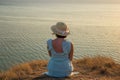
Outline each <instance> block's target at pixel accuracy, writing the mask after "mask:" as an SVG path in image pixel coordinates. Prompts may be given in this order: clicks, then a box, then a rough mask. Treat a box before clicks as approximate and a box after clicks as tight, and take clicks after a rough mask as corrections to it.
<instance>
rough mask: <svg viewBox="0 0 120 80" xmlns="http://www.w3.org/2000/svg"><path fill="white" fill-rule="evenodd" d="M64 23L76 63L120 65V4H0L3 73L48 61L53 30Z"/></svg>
mask: <svg viewBox="0 0 120 80" xmlns="http://www.w3.org/2000/svg"><path fill="white" fill-rule="evenodd" d="M57 22H65V23H66V24H67V26H68V27H69V28H70V35H69V36H68V37H67V38H66V39H67V40H69V41H71V42H73V44H74V59H81V58H84V57H94V56H97V55H100V56H106V57H111V58H113V59H114V60H115V61H116V62H118V63H120V5H119V4H88V3H86V4H77V3H71V4H69V3H61V4H53V3H51V4H49V3H47V4H37V5H9V4H6V5H2V4H0V71H4V70H7V69H10V68H11V67H12V66H15V65H18V64H20V63H24V62H30V61H32V60H49V59H50V57H49V56H48V52H47V44H46V42H47V40H48V39H54V38H55V36H54V35H52V31H51V29H50V27H51V26H52V25H54V24H56V23H57Z"/></svg>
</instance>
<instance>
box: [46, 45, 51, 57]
mask: <svg viewBox="0 0 120 80" xmlns="http://www.w3.org/2000/svg"><path fill="white" fill-rule="evenodd" d="M47 49H48V46H47ZM48 55H49V56H50V57H51V52H50V51H49V50H48Z"/></svg>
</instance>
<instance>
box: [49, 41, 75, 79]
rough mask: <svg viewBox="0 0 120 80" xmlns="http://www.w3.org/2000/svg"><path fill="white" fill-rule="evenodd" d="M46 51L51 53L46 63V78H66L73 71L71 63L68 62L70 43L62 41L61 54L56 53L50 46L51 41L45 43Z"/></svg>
mask: <svg viewBox="0 0 120 80" xmlns="http://www.w3.org/2000/svg"><path fill="white" fill-rule="evenodd" d="M47 45H48V51H50V52H51V58H50V60H49V63H48V66H47V68H48V74H47V75H48V76H52V77H66V76H69V75H70V74H71V72H72V71H73V65H72V62H71V61H70V60H69V58H68V57H69V53H70V49H71V42H69V41H66V40H65V41H63V43H62V48H63V52H62V53H57V52H56V51H55V50H54V48H53V46H52V39H49V40H48V41H47Z"/></svg>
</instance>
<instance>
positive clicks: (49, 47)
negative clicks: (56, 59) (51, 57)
mask: <svg viewBox="0 0 120 80" xmlns="http://www.w3.org/2000/svg"><path fill="white" fill-rule="evenodd" d="M47 46H48V51H50V50H51V49H52V48H53V47H52V39H49V40H48V41H47Z"/></svg>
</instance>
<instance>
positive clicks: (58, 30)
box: [51, 22, 70, 36]
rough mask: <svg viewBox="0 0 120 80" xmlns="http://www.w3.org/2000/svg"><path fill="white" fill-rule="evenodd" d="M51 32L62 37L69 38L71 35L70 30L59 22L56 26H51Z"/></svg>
mask: <svg viewBox="0 0 120 80" xmlns="http://www.w3.org/2000/svg"><path fill="white" fill-rule="evenodd" d="M51 30H52V31H53V34H57V35H60V36H67V35H68V34H70V31H69V28H68V27H67V25H66V24H65V23H63V22H57V23H56V25H53V26H51Z"/></svg>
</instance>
